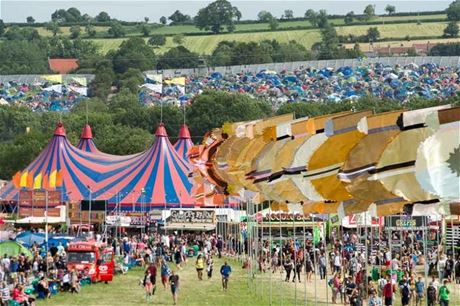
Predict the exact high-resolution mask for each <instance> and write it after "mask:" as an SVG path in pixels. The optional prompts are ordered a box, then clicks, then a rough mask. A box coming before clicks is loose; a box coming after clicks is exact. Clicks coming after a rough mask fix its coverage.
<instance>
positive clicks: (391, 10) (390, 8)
mask: <svg viewBox="0 0 460 306" xmlns="http://www.w3.org/2000/svg"><path fill="white" fill-rule="evenodd" d="M385 12H387V13H388V16H391V15H393V14H394V13H395V12H396V7H395V6H394V5H390V4H388V5H387V6H385Z"/></svg>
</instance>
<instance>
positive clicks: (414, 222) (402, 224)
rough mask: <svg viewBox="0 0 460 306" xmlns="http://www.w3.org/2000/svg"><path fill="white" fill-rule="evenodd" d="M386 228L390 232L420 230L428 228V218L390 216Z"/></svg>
mask: <svg viewBox="0 0 460 306" xmlns="http://www.w3.org/2000/svg"><path fill="white" fill-rule="evenodd" d="M386 224H387V225H388V226H385V228H386V229H389V230H420V229H423V227H424V226H428V218H427V217H426V216H390V217H387V220H386Z"/></svg>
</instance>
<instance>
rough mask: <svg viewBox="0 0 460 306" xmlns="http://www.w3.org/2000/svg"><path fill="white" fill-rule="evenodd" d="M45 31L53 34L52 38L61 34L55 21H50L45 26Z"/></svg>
mask: <svg viewBox="0 0 460 306" xmlns="http://www.w3.org/2000/svg"><path fill="white" fill-rule="evenodd" d="M46 29H47V30H48V31H50V32H51V33H53V36H56V35H57V34H58V33H61V28H60V27H59V24H58V23H57V22H56V21H51V22H48V23H47V24H46Z"/></svg>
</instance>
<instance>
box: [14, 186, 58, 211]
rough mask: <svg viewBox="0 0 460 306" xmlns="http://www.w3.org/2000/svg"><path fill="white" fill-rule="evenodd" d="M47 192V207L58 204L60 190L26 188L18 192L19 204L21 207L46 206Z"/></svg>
mask: <svg viewBox="0 0 460 306" xmlns="http://www.w3.org/2000/svg"><path fill="white" fill-rule="evenodd" d="M47 193H48V207H52V206H58V205H60V203H61V192H60V191H48V192H46V191H44V190H26V191H22V190H21V191H20V192H19V205H20V206H22V207H43V208H44V207H46V205H47V203H46V194H47Z"/></svg>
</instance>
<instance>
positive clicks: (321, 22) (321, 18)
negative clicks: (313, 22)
mask: <svg viewBox="0 0 460 306" xmlns="http://www.w3.org/2000/svg"><path fill="white" fill-rule="evenodd" d="M327 17H328V16H327V12H326V10H319V13H318V16H317V25H318V27H319V28H324V27H325V26H326V25H327V23H328V20H327Z"/></svg>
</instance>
